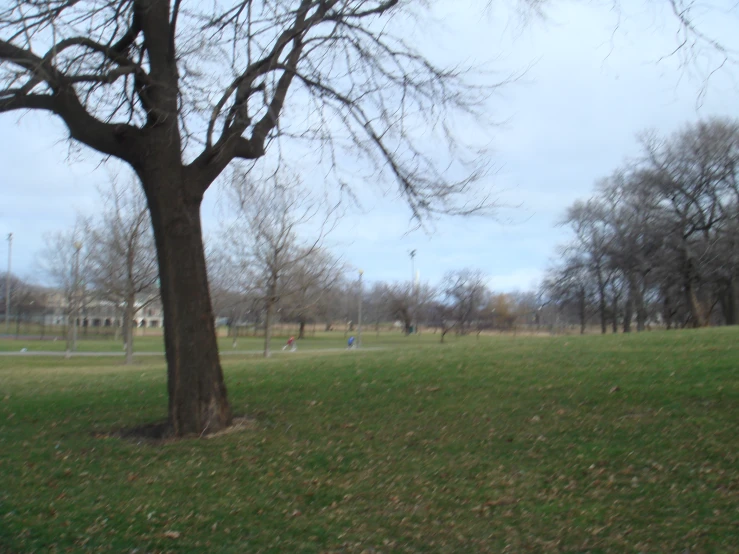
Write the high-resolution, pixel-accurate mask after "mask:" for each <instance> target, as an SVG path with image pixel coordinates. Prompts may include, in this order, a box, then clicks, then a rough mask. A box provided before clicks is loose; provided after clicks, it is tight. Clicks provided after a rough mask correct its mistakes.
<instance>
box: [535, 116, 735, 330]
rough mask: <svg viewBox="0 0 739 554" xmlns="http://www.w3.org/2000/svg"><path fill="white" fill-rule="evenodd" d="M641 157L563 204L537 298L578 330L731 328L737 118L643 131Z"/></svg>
mask: <svg viewBox="0 0 739 554" xmlns="http://www.w3.org/2000/svg"><path fill="white" fill-rule="evenodd" d="M640 151H641V153H640V156H639V158H638V159H637V160H635V161H632V162H629V163H626V164H624V165H623V166H622V167H620V168H618V169H617V170H616V171H614V172H613V173H612V174H611V175H610V176H608V177H606V178H604V179H602V180H601V181H599V182H598V183H597V184H596V188H595V194H594V195H593V196H592V197H591V198H589V199H588V200H580V201H577V202H575V203H574V204H573V205H572V206H570V207H569V208H568V210H567V212H566V215H565V217H564V219H563V222H562V224H563V225H567V226H568V227H569V228H570V229H571V230H572V233H573V238H572V240H570V241H569V242H568V243H567V244H565V245H563V246H561V247H560V249H559V254H560V258H559V260H558V262H557V263H556V264H555V265H554V267H552V268H551V270H550V271H549V274H548V277H547V279H546V281H545V283H544V286H543V291H542V293H543V295H544V296H545V297H546V299H547V301H549V302H552V303H554V304H556V305H557V306H558V307H559V309H560V310H561V311H562V313H563V314H565V315H566V316H567V317H569V318H571V319H573V320H576V321H578V322H579V324H580V327H581V330H582V331H583V332H584V330H585V327H586V324H587V323H588V321H590V319H591V318H596V319H597V321H598V323H599V325H600V329H601V332H602V333H606V332H607V330H608V329H609V328H610V329H611V330H612V331H613V332H617V331H618V330H619V329H622V330H623V331H624V332H629V331H631V330H632V325H634V324H635V326H636V330H637V331H642V330H644V329H645V328H646V327H647V326H648V325H649V324H659V325H661V326H664V327H666V328H667V329H672V328H682V327H702V326H706V325H736V324H737V292H738V291H737V286H738V283H739V121H738V120H736V119H726V118H725V119H720V118H713V119H708V120H705V121H699V122H697V123H692V124H689V125H686V126H685V127H683V128H682V129H681V130H679V131H677V132H675V133H674V134H672V135H670V136H667V137H661V136H658V135H656V134H654V133H644V134H643V135H642V136H641V137H640Z"/></svg>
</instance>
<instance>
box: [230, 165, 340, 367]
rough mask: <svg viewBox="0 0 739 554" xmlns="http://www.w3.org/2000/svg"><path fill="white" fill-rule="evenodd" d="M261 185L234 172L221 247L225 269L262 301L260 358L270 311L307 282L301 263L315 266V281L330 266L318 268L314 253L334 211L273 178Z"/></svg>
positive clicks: (267, 353)
mask: <svg viewBox="0 0 739 554" xmlns="http://www.w3.org/2000/svg"><path fill="white" fill-rule="evenodd" d="M272 179H273V180H272V181H270V180H268V181H267V183H266V184H263V183H255V182H253V181H252V180H251V178H249V176H247V175H244V174H237V175H236V176H235V178H234V180H233V182H232V186H231V189H230V194H231V196H232V200H233V204H234V205H235V210H236V219H235V220H234V222H233V223H231V224H230V225H228V226H227V227H225V228H224V230H223V232H222V237H221V243H222V245H223V248H224V251H225V252H226V253H227V257H228V260H229V264H230V268H231V269H230V271H231V272H233V273H234V274H235V275H237V276H238V277H237V278H238V279H239V280H240V282H242V283H244V287H245V289H246V290H251V291H254V292H256V293H257V294H258V295H260V296H261V298H263V301H264V312H265V321H264V330H265V333H264V356H265V357H269V356H270V354H271V350H270V342H271V336H272V324H273V322H274V316H275V308H276V307H277V304H278V303H279V302H280V300H281V299H283V298H287V297H289V296H290V295H292V294H295V293H297V292H298V291H299V290H300V289H301V287H303V286H304V284H305V283H304V282H303V279H302V278H306V279H307V275H308V273H306V271H302V272H301V271H299V269H298V268H299V266H301V264H304V263H305V264H310V263H311V260H313V261H314V262H315V267H314V268H313V270H314V271H317V272H318V274H316V275H314V277H315V278H316V279H317V278H318V277H320V276H322V275H323V274H324V272H326V271H329V270H330V268H331V266H332V264H331V263H328V264H322V263H321V261H320V260H319V257H318V254H317V252H318V251H319V250H320V248H321V245H322V243H323V240H324V239H325V237H326V235H327V234H328V233H330V232H331V231H332V230H333V228H334V227H335V225H336V221H337V215H338V211H337V207H329V208H328V209H324V208H325V205H324V206H321V205H320V204H319V203H318V202H316V201H313V200H312V199H311V198H310V196H309V195H308V194H307V193H306V191H304V190H303V189H302V188H301V187H300V186H299V185H298V184H296V183H289V182H286V181H284V180H280V178H278V177H273V178H272Z"/></svg>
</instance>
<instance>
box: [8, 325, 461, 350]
mask: <svg viewBox="0 0 739 554" xmlns="http://www.w3.org/2000/svg"><path fill="white" fill-rule="evenodd" d="M351 334H353V335H355V336H356V331H354V332H353V333H351ZM294 335H295V336H297V333H294ZM288 336H289V335H288V334H286V333H285V332H280V333H278V334H277V335H276V336H275V337H273V339H272V349H273V350H280V349H281V348H282V346H283V345H284V344H285V342H286V340H287V337H288ZM348 336H349V334H346V333H344V332H343V331H332V332H322V331H318V332H316V333H312V332H311V333H306V337H305V338H304V339H302V340H299V341H298V349H299V350H313V349H326V348H345V347H346V341H347V338H348ZM60 337H61V338H59V339H58V340H56V341H54V340H48V339H47V340H38V337H33V338H19V339H15V338H14V337H6V338H0V352H18V351H20V350H21V349H22V348H25V349H26V350H27V351H29V352H39V351H47V352H63V351H64V350H65V348H66V342H65V340H64V338H63V335H61V336H60ZM445 340H446V341H449V342H454V341H455V340H459V337H456V336H454V335H447V336H446V338H445ZM461 340H463V341H470V340H474V337H463V338H462V339H461ZM438 341H439V335H437V334H434V333H433V332H429V333H422V334H421V335H417V336H410V337H406V336H404V335H403V334H402V333H401V332H395V333H388V332H383V333H381V334H380V335H379V336H378V335H377V334H376V333H374V332H373V331H371V330H366V331H364V332H363V333H362V343H363V345H364V346H372V347H389V346H406V345H408V344H414V345H415V344H433V343H436V342H438ZM218 342H219V345H220V348H221V351H222V352H224V353H228V352H231V351H233V350H237V351H246V350H262V349H263V348H264V338H263V337H253V336H245V337H238V339H237V344H236V347H235V348H234V347H233V341H232V339H231V338H229V337H225V336H224V337H219V339H218ZM134 349H135V351H136V352H162V353H164V342H163V338H162V336H161V335H159V336H157V335H154V336H141V337H134ZM77 350H78V351H79V352H120V353H121V355H122V354H123V342H122V340H115V339H114V338H111V337H107V336H102V337H97V336H95V337H88V338H85V337H84V336H83V335H82V334H80V338H79V340H78V341H77Z"/></svg>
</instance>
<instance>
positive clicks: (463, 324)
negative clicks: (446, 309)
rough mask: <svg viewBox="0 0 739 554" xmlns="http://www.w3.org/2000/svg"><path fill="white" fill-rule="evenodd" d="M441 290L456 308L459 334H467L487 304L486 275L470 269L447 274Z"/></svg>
mask: <svg viewBox="0 0 739 554" xmlns="http://www.w3.org/2000/svg"><path fill="white" fill-rule="evenodd" d="M441 290H442V291H443V294H444V296H445V297H446V299H447V301H448V302H449V303H450V304H451V305H452V306H454V314H455V317H456V319H457V323H458V326H457V328H458V329H459V332H460V333H462V334H464V333H466V332H467V331H468V327H469V325H470V324H471V323H472V321H473V320H474V319H475V317H476V316H477V315H478V314H479V313H480V310H481V308H482V307H483V306H484V305H485V304H486V303H487V293H488V290H487V285H486V284H485V275H484V274H483V273H482V271H479V270H476V269H469V268H467V269H461V270H458V271H450V272H447V274H446V275H444V278H443V279H442V283H441Z"/></svg>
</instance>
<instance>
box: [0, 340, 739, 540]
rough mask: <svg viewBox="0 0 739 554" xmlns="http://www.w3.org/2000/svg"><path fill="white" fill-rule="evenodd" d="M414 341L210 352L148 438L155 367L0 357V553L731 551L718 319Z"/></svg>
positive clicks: (735, 379)
mask: <svg viewBox="0 0 739 554" xmlns="http://www.w3.org/2000/svg"><path fill="white" fill-rule="evenodd" d="M339 337H342V335H339ZM368 338H369V337H368ZM423 340H424V342H423V343H422V342H416V343H412V344H406V343H404V342H403V341H402V340H400V339H398V338H392V339H388V341H387V342H385V343H384V344H385V345H386V346H387V349H386V350H377V351H364V352H362V351H356V352H345V351H339V352H330V353H320V354H318V353H311V352H306V351H304V350H302V349H301V351H299V352H297V353H295V354H294V355H291V356H277V357H275V358H273V359H269V360H264V359H259V358H257V357H250V358H246V357H238V356H232V357H224V370H225V374H226V379H227V384H228V387H229V394H230V398H231V402H232V405H233V407H234V410H235V411H236V412H237V414H239V415H242V416H246V418H245V419H244V420H242V423H241V424H240V425H238V426H237V427H236V428H234V429H233V431H232V432H227V433H224V434H222V435H218V436H213V437H211V438H207V439H189V440H182V441H178V442H169V443H165V444H146V443H144V444H139V443H135V442H132V441H127V440H122V439H119V438H115V437H112V436H111V435H110V432H111V431H113V430H116V429H119V428H121V427H126V426H132V425H137V424H143V423H147V422H152V421H157V420H160V419H161V418H163V417H164V416H165V414H166V402H167V399H166V395H165V376H164V366H163V362H162V360H161V359H158V358H150V359H143V358H142V360H143V363H139V364H137V365H135V366H133V367H125V366H122V365H121V362H120V360H114V359H102V358H97V359H96V358H84V359H83V358H80V359H72V360H64V359H51V358H34V357H27V358H0V452H2V457H0V552H2V553H15V552H19V553H20V552H67V551H69V552H139V553H144V552H178V553H180V552H234V553H236V552H238V553H253V552H275V553H283V552H346V553H354V552H357V553H358V552H388V553H389V552H558V551H559V552H593V553H598V552H635V553H636V552H645V553H646V552H655V553H656V552H660V553H661V552H679V553H682V552H690V553H700V552H705V553H714V552H727V553H730V552H736V551H737V545H739V459H738V458H739V347H738V346H737V344H738V342H739V329H736V328H735V329H729V328H727V329H714V330H700V331H684V332H652V333H643V334H639V335H637V334H632V335H628V336H624V335H618V336H605V337H600V336H587V337H557V338H553V337H546V338H544V337H542V338H522V337H518V338H516V339H513V338H511V337H487V338H486V337H483V338H481V339H480V340H479V341H478V340H475V338H473V337H470V338H464V339H457V340H454V341H450V343H449V344H447V345H438V344H435V343H432V342H431V338H426V339H423ZM426 341H428V342H426ZM341 343H342V344H343V338H342V341H341Z"/></svg>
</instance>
